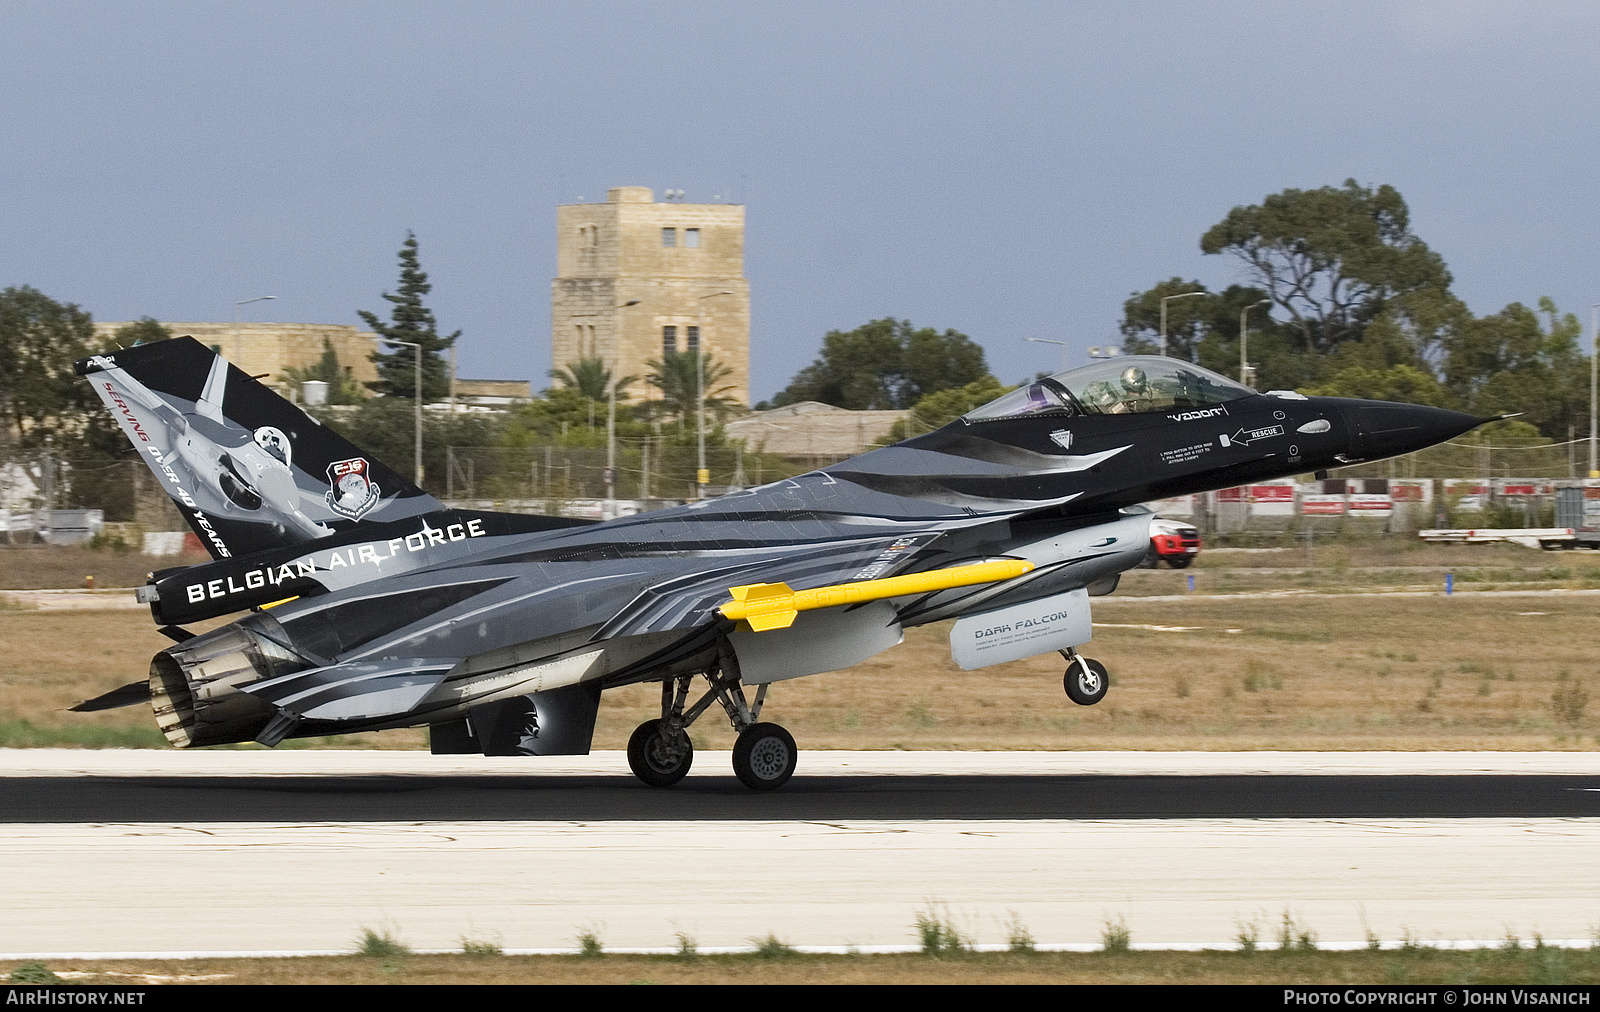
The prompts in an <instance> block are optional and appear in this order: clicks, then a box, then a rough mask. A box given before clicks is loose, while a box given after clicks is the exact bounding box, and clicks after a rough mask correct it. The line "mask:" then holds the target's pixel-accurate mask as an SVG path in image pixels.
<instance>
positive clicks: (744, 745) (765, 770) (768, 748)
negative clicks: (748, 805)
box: [733, 724, 800, 791]
mask: <svg viewBox="0 0 1600 1012" xmlns="http://www.w3.org/2000/svg"><path fill="white" fill-rule="evenodd" d="M799 758H800V750H799V749H798V748H796V747H795V744H794V736H793V735H791V734H790V733H789V732H788V731H785V730H784V729H783V728H782V727H780V726H778V725H777V724H752V725H750V726H749V727H747V728H745V729H744V733H743V734H741V735H739V738H738V740H737V741H735V742H734V744H733V775H734V776H736V777H738V778H739V782H740V783H742V784H744V785H745V786H746V787H748V788H750V789H751V790H752V791H775V790H777V789H778V788H780V787H782V786H783V785H784V784H786V783H788V782H789V778H790V777H791V776H794V767H795V763H796V761H797V760H798V759H799Z"/></svg>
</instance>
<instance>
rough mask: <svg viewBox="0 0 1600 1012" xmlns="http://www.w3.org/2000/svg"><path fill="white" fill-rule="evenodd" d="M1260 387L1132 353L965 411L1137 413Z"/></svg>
mask: <svg viewBox="0 0 1600 1012" xmlns="http://www.w3.org/2000/svg"><path fill="white" fill-rule="evenodd" d="M1254 393H1255V391H1254V390H1251V389H1250V388H1249V387H1246V386H1243V385H1241V384H1238V383H1235V382H1234V381H1233V380H1231V379H1228V378H1227V377H1226V376H1219V375H1218V374H1216V373H1214V372H1212V371H1211V370H1209V369H1202V368H1200V367H1199V366H1197V365H1191V364H1190V363H1188V362H1183V361H1180V360H1178V359H1174V358H1162V357H1160V356H1156V355H1129V356H1126V357H1123V358H1114V359H1107V360H1105V361H1101V362H1095V363H1092V364H1090V365H1086V366H1083V367H1082V368H1080V369H1069V370H1067V371H1066V372H1060V373H1056V374H1055V375H1054V376H1046V377H1044V378H1042V379H1037V380H1034V381H1033V382H1031V383H1026V384H1024V385H1022V386H1020V387H1018V388H1017V389H1015V390H1013V391H1011V392H1010V393H1008V394H1005V395H1003V396H1001V397H998V398H996V399H995V400H992V401H990V402H989V403H988V404H985V405H984V406H983V407H981V408H977V409H976V410H974V411H971V412H968V413H967V414H966V415H965V416H963V417H964V418H965V419H966V420H967V421H969V422H979V421H984V420H986V419H991V418H1009V417H1012V416H1015V415H1032V414H1046V413H1048V414H1060V415H1066V416H1069V417H1070V416H1073V415H1137V414H1145V413H1148V412H1153V411H1168V410H1172V409H1182V408H1197V407H1204V406H1206V405H1210V404H1224V403H1227V402H1228V401H1236V400H1238V399H1239V398H1241V397H1249V396H1250V395H1251V394H1254Z"/></svg>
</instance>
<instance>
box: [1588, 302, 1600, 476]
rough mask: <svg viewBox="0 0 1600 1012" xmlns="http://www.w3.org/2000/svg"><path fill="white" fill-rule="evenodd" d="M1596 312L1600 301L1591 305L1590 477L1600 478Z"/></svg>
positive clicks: (1599, 357)
mask: <svg viewBox="0 0 1600 1012" xmlns="http://www.w3.org/2000/svg"><path fill="white" fill-rule="evenodd" d="M1596 314H1600V302H1596V303H1594V304H1593V305H1591V306H1590V307H1589V477H1591V478H1600V461H1596V459H1595V456H1596V455H1595V442H1596V441H1595V435H1596V429H1595V408H1596V406H1597V404H1596V402H1597V400H1600V397H1597V396H1596V389H1597V386H1600V384H1597V380H1600V372H1597V370H1600V327H1597V326H1596V324H1597V323H1600V316H1597V315H1596Z"/></svg>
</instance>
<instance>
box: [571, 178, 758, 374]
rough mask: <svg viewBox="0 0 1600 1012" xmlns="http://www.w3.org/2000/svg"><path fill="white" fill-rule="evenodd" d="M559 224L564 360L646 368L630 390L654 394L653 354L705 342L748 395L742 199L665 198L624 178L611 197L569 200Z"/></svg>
mask: <svg viewBox="0 0 1600 1012" xmlns="http://www.w3.org/2000/svg"><path fill="white" fill-rule="evenodd" d="M556 224H557V229H558V238H557V241H556V275H557V276H556V279H555V281H554V282H552V284H551V291H550V306H551V315H550V330H551V348H552V352H553V355H552V358H553V361H554V366H555V367H556V368H558V369H560V368H565V367H566V366H567V365H568V364H569V363H572V362H576V361H577V360H578V359H580V358H601V359H604V360H605V362H606V365H607V367H609V368H610V369H611V372H612V375H613V376H617V377H623V376H638V377H639V380H638V381H636V382H635V383H634V385H633V386H632V387H630V388H629V389H628V390H627V391H625V392H626V393H627V394H630V395H632V396H633V397H635V398H640V397H651V396H656V395H657V394H658V392H657V391H656V389H655V388H654V387H651V386H649V385H648V384H646V383H645V382H644V377H645V376H646V375H648V374H649V373H650V372H651V371H652V370H651V369H650V367H649V366H648V365H646V364H645V363H646V362H648V361H650V360H651V359H659V358H660V357H661V355H662V353H663V351H680V352H684V351H693V350H695V349H699V350H701V351H703V352H705V353H706V354H707V355H708V356H711V357H712V358H714V359H715V361H716V362H717V364H719V365H724V366H727V367H728V369H729V370H730V374H729V376H728V378H727V379H726V380H724V381H723V382H724V383H725V384H728V385H731V386H732V390H731V391H729V396H732V397H734V398H736V399H737V400H738V401H739V403H741V404H748V403H750V283H749V282H748V281H746V280H745V277H744V206H743V205H741V204H676V203H670V202H669V203H660V204H658V203H656V202H655V194H654V191H652V190H651V189H650V187H648V186H618V187H615V188H613V189H611V190H609V191H607V193H606V202H605V203H604V204H563V205H561V206H560V207H559V208H557V210H556ZM635 299H637V300H638V302H637V304H635V305H631V306H630V305H628V303H629V302H632V301H633V300H635ZM720 385H721V384H719V386H720Z"/></svg>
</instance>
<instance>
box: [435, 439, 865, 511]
mask: <svg viewBox="0 0 1600 1012" xmlns="http://www.w3.org/2000/svg"><path fill="white" fill-rule="evenodd" d="M607 459H608V457H607V453H606V451H605V450H604V449H603V448H572V447H558V446H518V447H502V446H452V447H449V448H448V449H447V451H446V465H445V467H446V478H445V482H444V485H445V487H444V489H443V491H444V495H445V498H446V499H447V500H450V501H457V500H468V499H470V500H541V501H543V500H573V499H605V498H615V499H634V500H658V499H689V498H693V497H694V496H695V494H696V488H695V472H696V471H697V470H698V467H699V453H698V450H697V449H696V448H695V447H694V446H684V445H681V444H676V443H669V442H666V441H664V440H663V441H657V440H630V441H626V442H624V441H621V440H619V441H618V444H617V448H616V454H615V458H614V459H615V465H614V468H613V470H612V474H611V479H610V482H609V487H608V481H607V474H606V471H607V466H606V465H607ZM844 459H846V458H845V457H839V456H828V457H786V456H779V455H777V454H769V453H746V452H745V451H744V448H743V447H742V446H740V445H738V444H735V445H733V446H717V447H707V448H706V470H707V471H708V472H709V476H708V477H709V481H708V482H707V484H708V485H710V487H711V490H712V492H713V493H720V492H722V491H725V490H727V489H731V488H748V487H750V486H752V485H761V484H765V483H766V482H770V481H777V480H778V479H780V478H790V477H793V476H795V475H797V474H804V473H806V472H807V471H812V470H815V469H816V468H818V467H821V466H823V465H826V464H832V463H836V462H838V461H840V460H844Z"/></svg>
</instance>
